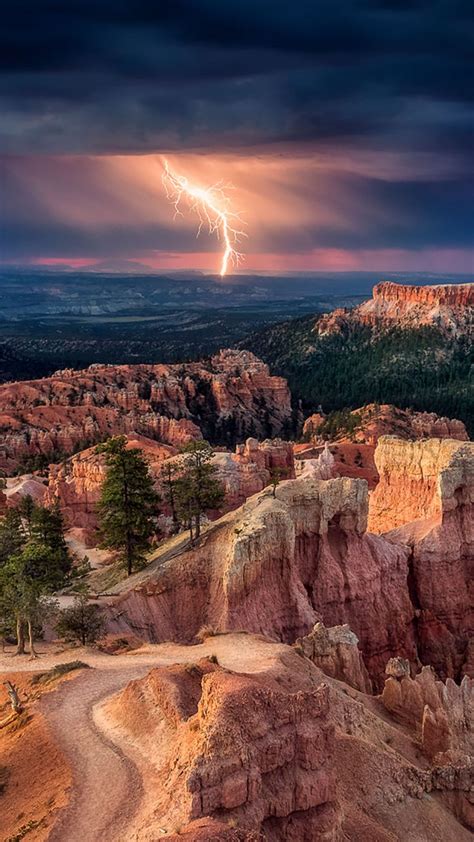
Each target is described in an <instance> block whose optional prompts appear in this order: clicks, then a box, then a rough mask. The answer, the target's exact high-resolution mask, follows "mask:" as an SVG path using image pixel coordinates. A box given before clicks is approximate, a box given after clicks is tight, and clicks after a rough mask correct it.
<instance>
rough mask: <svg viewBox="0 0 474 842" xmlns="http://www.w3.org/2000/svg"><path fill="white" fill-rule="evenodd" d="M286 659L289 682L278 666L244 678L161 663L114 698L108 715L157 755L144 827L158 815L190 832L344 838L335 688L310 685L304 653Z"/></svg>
mask: <svg viewBox="0 0 474 842" xmlns="http://www.w3.org/2000/svg"><path fill="white" fill-rule="evenodd" d="M244 644H245V642H244ZM267 648H268V649H269V650H271V648H272V647H267ZM270 655H271V652H270ZM287 658H289V659H290V664H289V666H290V669H289V668H288V665H287V664H285V663H284V662H279V663H277V664H275V666H279V672H280V678H281V677H282V676H284V677H285V681H284V682H283V684H279V683H278V681H277V680H276V679H277V676H276V675H275V671H274V670H269V671H259V672H257V673H255V671H254V670H253V673H254V674H253V675H242V674H239V673H236V672H234V671H232V672H229V671H227V670H225V669H223V668H221V667H220V666H219V665H216V664H214V663H212V662H211V661H209V660H208V659H202V660H200V661H199V662H198V663H196V664H193V665H191V664H189V665H187V666H177V665H176V666H174V667H162V668H158V669H154V670H152V671H151V672H150V673H149V674H148V676H146V677H145V678H144V679H140V680H138V681H133V682H131V683H130V684H129V685H128V686H127V687H126V689H125V690H123V691H122V692H121V693H120V694H118V695H117V696H116V697H115V698H114V699H112V700H111V701H110V702H108V703H107V705H106V711H105V712H106V716H107V719H108V721H109V722H112V723H114V724H115V726H116V727H119V728H120V729H121V731H122V733H125V734H126V736H127V737H128V739H132V740H133V742H134V744H135V746H137V747H138V749H139V750H141V751H142V752H143V753H145V754H147V755H148V756H153V757H154V766H155V772H156V770H157V771H158V783H159V785H158V786H157V787H156V793H155V799H154V813H155V814H154V815H153V816H150V817H148V820H147V818H146V817H145V818H144V826H145V828H147V827H148V829H149V831H150V830H152V829H153V828H154V827H156V816H157V815H159V817H160V818H159V824H160V826H164V827H175V826H181V827H182V826H183V824H185V823H190V826H189V830H188V832H189V837H188V832H186V833H185V836H186V838H191V839H207V840H210V839H213V840H214V839H217V840H220V839H222V840H235V842H237V840H249V842H250V840H258V839H259V838H262V837H264V838H265V839H267V840H269V842H270V840H273V842H279V841H280V840H281V842H283V840H294V842H296V840H299V839H308V840H309V839H320V840H324V841H325V842H339V841H341V842H342V839H343V836H342V833H341V820H342V811H341V810H340V808H339V804H338V800H337V799H338V796H337V787H336V776H335V771H334V761H333V754H334V737H335V732H334V725H333V724H332V723H331V721H330V710H329V694H328V688H327V687H324V686H319V687H318V686H315V685H314V684H313V687H312V688H310V686H309V682H308V681H306V682H305V681H304V679H302V678H301V677H300V676H299V675H298V672H297V671H296V670H297V669H301V666H300V663H301V662H300V659H299V658H298V656H297V655H294V654H292V653H288V654H287ZM298 662H300V663H298ZM291 665H293V666H294V668H295V671H294V672H292V670H291ZM315 672H316V671H315ZM315 677H316V679H317V675H316V676H315ZM318 683H319V682H318ZM292 684H293V686H292ZM137 711H140V715H139V716H137ZM201 822H205V823H206V825H207V828H208V830H207V833H208V835H206V834H205V833H204V834H203V835H202V836H201V835H200V833H199V830H200V828H201V827H202V824H201ZM234 829H235V830H234ZM255 831H258V832H259V834H258V835H254V833H255ZM194 833H195V835H194ZM144 838H145V837H144ZM146 838H148V836H147V837H146ZM172 838H175V837H174V836H173V837H172ZM176 838H178V837H177V836H176Z"/></svg>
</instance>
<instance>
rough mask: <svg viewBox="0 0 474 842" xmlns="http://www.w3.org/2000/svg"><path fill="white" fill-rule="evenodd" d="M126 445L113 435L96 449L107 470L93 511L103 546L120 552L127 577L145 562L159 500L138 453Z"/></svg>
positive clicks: (125, 441)
mask: <svg viewBox="0 0 474 842" xmlns="http://www.w3.org/2000/svg"><path fill="white" fill-rule="evenodd" d="M126 443H127V440H126V438H125V436H115V437H114V438H111V439H109V441H108V442H106V443H105V444H103V445H99V447H98V448H97V452H98V453H104V454H105V461H106V467H107V475H106V478H105V480H104V483H103V485H102V491H101V496H100V500H99V503H98V507H97V511H98V515H99V527H100V532H101V534H102V538H103V546H104V547H108V548H110V549H114V550H117V551H118V552H119V553H120V555H121V556H122V558H123V559H124V561H125V564H126V567H127V574H128V575H129V576H130V575H131V574H132V572H133V570H134V568H136V567H138V566H140V565H143V563H144V561H145V553H146V551H147V549H148V548H149V545H150V538H151V536H152V535H153V533H154V531H155V523H154V521H155V518H156V515H157V504H158V502H159V498H158V495H157V494H156V492H155V490H154V487H153V479H152V477H151V476H150V473H149V470H148V464H147V462H146V460H145V459H144V457H143V455H142V452H141V451H140V450H139V449H138V448H132V449H130V450H127V449H126Z"/></svg>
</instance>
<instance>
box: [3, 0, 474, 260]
mask: <svg viewBox="0 0 474 842" xmlns="http://www.w3.org/2000/svg"><path fill="white" fill-rule="evenodd" d="M0 38H1V41H2V43H1V48H0V64H1V70H2V73H1V82H0V98H1V103H0V107H1V113H2V118H1V120H0V151H1V153H2V164H1V188H2V190H1V193H2V198H1V200H0V215H1V216H0V236H1V243H0V246H1V260H2V261H3V262H33V263H34V262H40V263H46V264H47V263H49V262H51V263H54V262H57V261H65V262H70V263H73V264H76V265H81V264H82V263H87V262H91V261H94V260H108V259H131V260H142V261H143V262H145V263H147V264H149V265H150V266H153V267H155V268H161V267H163V268H170V267H171V268H198V269H206V270H207V269H209V270H211V271H212V270H213V269H215V268H216V266H217V264H218V255H219V251H220V245H219V243H217V242H216V240H215V237H209V236H207V235H206V234H205V233H204V232H203V233H202V234H201V236H200V238H199V239H198V240H196V238H195V232H196V226H195V221H194V220H193V219H192V218H191V217H187V216H186V217H185V218H184V219H181V218H179V219H177V220H173V213H172V211H173V208H172V207H170V205H169V204H168V203H167V200H166V197H165V195H164V192H163V188H162V184H161V172H162V156H163V155H165V156H166V157H167V158H168V159H169V160H170V162H171V163H172V165H173V167H174V168H175V169H176V170H179V171H180V172H182V173H184V174H186V175H187V176H188V178H191V179H193V180H194V181H196V183H198V184H199V185H201V186H208V185H209V184H212V183H214V182H215V181H218V180H219V179H222V180H224V181H225V182H227V183H232V185H233V189H232V190H231V191H230V192H231V199H232V205H233V207H235V209H236V210H238V211H240V212H241V215H242V217H243V219H244V220H245V222H246V229H245V230H246V232H247V234H248V239H247V240H246V241H245V247H244V250H245V252H246V254H247V257H246V263H245V264H244V266H243V267H242V268H243V269H245V270H258V269H262V270H263V269H267V270H272V269H274V270H279V271H280V270H283V269H285V268H287V269H290V270H293V269H304V270H310V269H315V270H318V269H351V268H355V269H371V270H375V271H379V270H380V271H384V270H397V269H399V270H408V271H409V270H411V269H413V270H417V271H418V270H419V271H423V270H426V271H440V272H448V271H450V272H456V271H459V272H469V271H471V270H472V268H473V265H474V263H473V256H474V247H473V227H472V220H473V218H474V213H473V211H474V207H473V206H474V201H473V181H474V179H473V167H472V161H473V152H472V150H473V138H474V110H473V101H472V97H473V90H474V74H473V56H474V4H473V3H472V0H426V2H417V0H413V2H410V0H385V2H384V0H365V2H362V0H359V2H356V0H353V1H352V2H350V0H323V1H322V2H321V0H294V2H289V0H285V1H284V2H283V0H274V2H269V0H224V2H216V0H169V2H166V1H165V0H155V2H144V0H115V2H106V1H105V0H68V2H67V3H65V2H61V0H50V2H43V0H30V1H29V2H28V0H16V2H13V0H11V2H10V0H7V3H6V6H5V11H4V15H3V26H2V31H1V35H0Z"/></svg>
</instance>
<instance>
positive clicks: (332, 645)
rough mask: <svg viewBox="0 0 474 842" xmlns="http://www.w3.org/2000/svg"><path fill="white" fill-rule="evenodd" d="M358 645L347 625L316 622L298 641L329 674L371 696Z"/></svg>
mask: <svg viewBox="0 0 474 842" xmlns="http://www.w3.org/2000/svg"><path fill="white" fill-rule="evenodd" d="M358 643H359V641H358V639H357V637H356V635H355V634H354V632H352V631H351V630H350V628H349V626H348V625H344V626H333V627H332V628H329V629H328V628H326V626H325V625H324V623H316V625H315V626H314V628H313V630H312V631H311V632H310V633H309V634H308V635H306V637H302V638H299V639H298V640H297V641H296V643H295V647H296V648H297V650H298V651H301V652H302V654H303V655H305V657H306V658H309V659H310V661H312V662H313V664H316V666H317V667H319V668H320V669H321V670H322V671H323V672H324V673H326V675H330V676H331V677H332V678H337V679H339V680H340V681H345V682H346V684H349V686H350V687H354V688H355V689H356V690H360V691H361V692H362V693H371V692H372V682H371V681H370V678H369V675H368V673H367V670H366V668H365V664H364V661H363V660H362V655H361V653H360V651H359V649H358V648H357V644H358ZM407 663H408V662H407Z"/></svg>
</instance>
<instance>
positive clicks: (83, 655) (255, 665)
mask: <svg viewBox="0 0 474 842" xmlns="http://www.w3.org/2000/svg"><path fill="white" fill-rule="evenodd" d="M284 649H286V647H285V646H283V645H281V644H275V643H271V642H269V641H265V640H264V639H262V638H260V639H259V638H256V637H253V636H251V635H245V634H239V633H235V634H229V635H219V636H216V637H212V638H209V639H207V640H206V641H205V642H204V643H203V644H201V645H198V646H181V645H179V644H174V643H164V644H158V645H148V646H144V647H143V648H142V649H139V650H137V651H136V652H133V653H129V654H126V655H118V656H110V655H104V654H102V653H99V652H96V651H91V650H87V649H73V650H69V651H68V652H55V653H54V651H53V647H51V646H49V645H47V644H42V646H41V649H40V651H41V650H42V657H40V658H39V659H38V660H37V661H30V660H29V659H28V657H22V658H15V657H13V656H12V654H11V653H9V654H6V655H4V656H3V657H0V671H1V670H2V668H5V667H6V668H7V669H6V670H5V671H6V672H7V671H11V669H12V667H13V665H14V666H15V668H16V670H17V671H19V672H20V671H21V672H30V671H37V670H44V669H48V668H51V667H52V666H53V665H54V664H56V663H64V662H65V661H69V660H73V659H74V660H75V659H80V660H83V661H85V662H86V663H89V664H90V666H91V667H92V669H88V670H87V669H86V670H83V671H82V672H81V673H80V674H78V675H76V676H75V677H71V680H69V681H65V682H64V683H63V684H62V685H61V686H60V687H59V688H58V689H57V690H55V691H54V692H52V693H48V694H46V695H45V696H44V697H43V698H42V700H41V702H40V706H41V710H42V712H43V713H44V715H45V718H46V721H47V724H48V727H49V728H50V730H51V732H52V735H53V738H54V740H55V741H56V742H57V743H58V745H59V746H60V748H61V749H62V750H63V752H64V755H65V757H66V759H67V760H68V762H69V764H70V766H71V770H72V775H73V784H72V790H71V799H70V801H69V803H68V805H67V806H66V807H65V808H64V809H63V810H62V811H61V812H60V813H59V815H58V818H57V820H56V823H55V825H54V827H53V829H52V831H51V833H50V836H49V837H48V839H49V842H112V840H113V842H129V840H130V838H131V836H130V832H131V828H132V825H133V821H132V820H133V818H134V816H135V814H136V813H137V811H138V809H139V806H140V802H141V800H142V796H143V792H144V787H143V783H142V779H141V774H140V772H139V770H138V769H137V766H136V765H135V763H134V761H133V760H132V759H131V757H129V756H127V755H126V754H125V753H124V751H123V750H122V749H121V748H120V747H119V746H118V745H116V744H115V743H114V742H113V741H112V739H111V738H110V736H109V735H108V734H106V733H105V732H104V731H102V730H101V729H100V728H99V727H98V726H97V725H96V723H95V721H94V709H95V707H96V706H97V705H98V704H99V703H100V702H102V701H103V700H105V699H106V698H107V697H108V696H111V695H112V694H113V693H116V692H117V691H118V690H120V689H121V688H123V687H125V685H126V684H127V683H128V682H129V681H131V680H132V679H134V678H140V677H142V676H144V675H146V673H147V672H148V671H149V670H150V669H151V668H152V667H154V666H161V665H165V664H172V663H177V662H184V663H188V662H190V661H197V660H199V658H202V657H204V656H206V655H207V656H208V655H210V654H215V655H217V656H218V658H219V663H221V664H222V666H225V667H227V668H228V669H234V670H237V671H245V672H259V671H260V670H262V669H267V668H269V667H270V666H271V664H272V663H273V662H274V659H275V656H276V655H277V653H278V652H279V651H280V650H284ZM8 668H9V669H8Z"/></svg>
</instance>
